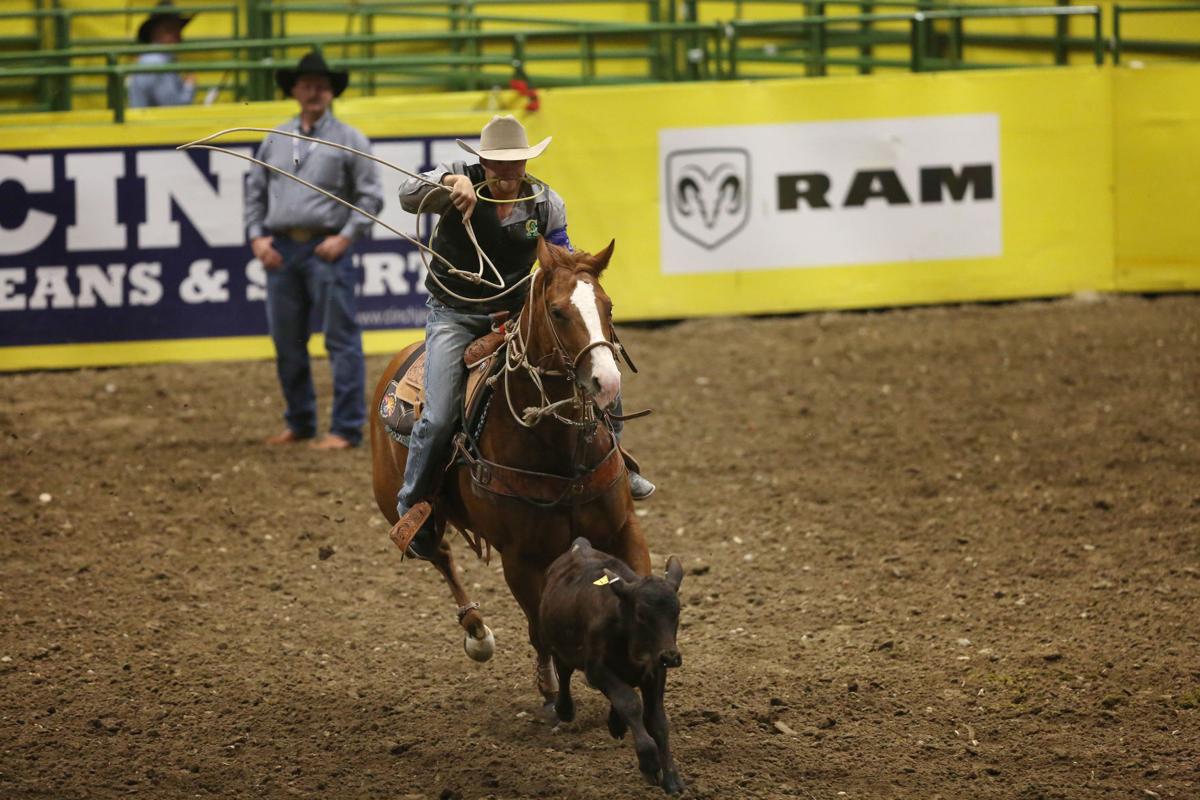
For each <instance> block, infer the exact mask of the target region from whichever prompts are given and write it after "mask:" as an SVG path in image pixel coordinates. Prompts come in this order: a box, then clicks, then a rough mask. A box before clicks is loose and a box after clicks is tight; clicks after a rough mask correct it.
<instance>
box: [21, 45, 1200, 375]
mask: <svg viewBox="0 0 1200 800" xmlns="http://www.w3.org/2000/svg"><path fill="white" fill-rule="evenodd" d="M1198 90H1200V70H1198V69H1196V68H1161V69H1157V70H1141V71H1137V70H1134V71H1126V70H1118V71H1114V70H1112V69H1096V68H1092V67H1078V68H1065V69H1055V70H1022V71H1011V72H990V73H972V74H952V73H941V74H926V75H896V76H875V77H871V78H855V77H846V78H829V79H825V80H821V81H813V80H795V81H774V82H757V83H721V84H704V85H700V84H689V85H677V86H655V87H647V88H629V87H622V88H612V89H607V88H588V89H564V90H554V91H547V92H545V93H544V95H543V102H542V110H541V111H540V112H538V113H536V114H533V115H528V116H526V117H525V118H524V121H525V123H526V125H527V126H528V129H529V133H530V137H531V139H532V140H537V139H539V138H541V137H543V136H547V135H553V136H554V143H553V144H552V146H551V147H550V149H549V150H548V151H547V153H546V155H545V156H543V157H542V158H541V159H539V160H538V162H536V164H535V165H534V167H535V168H531V171H532V172H534V174H536V175H537V176H538V177H540V178H543V179H545V180H547V181H548V182H549V183H551V184H552V185H553V186H554V187H555V189H556V190H557V191H558V192H559V193H560V194H561V195H562V196H563V197H564V198H565V199H566V202H567V208H568V214H569V219H570V234H571V238H572V241H573V242H574V243H575V244H576V246H577V247H581V248H584V249H588V250H597V249H599V248H601V247H603V246H604V245H605V244H606V243H607V242H608V240H609V239H610V238H615V239H616V241H617V247H616V257H615V259H614V262H613V266H612V267H611V268H610V271H609V273H607V274H606V276H605V286H606V288H607V289H608V290H609V293H610V294H611V295H612V296H613V298H614V300H615V303H616V308H617V316H618V319H621V320H637V319H655V318H678V317H693V316H703V315H718V314H757V313H775V312H790V311H802V310H809V309H821V308H851V307H877V306H891V305H908V304H922V303H938V302H957V301H972V300H991V299H1006V298H1021V297H1035V296H1055V295H1063V294H1068V293H1071V292H1075V291H1080V290H1101V291H1104V290H1114V289H1127V290H1145V289H1189V288H1200V272H1198V271H1197V260H1198V259H1197V257H1196V255H1195V254H1196V253H1197V252H1198V247H1197V245H1200V240H1198V239H1200V233H1198V232H1197V226H1195V224H1194V222H1193V221H1192V217H1193V216H1194V213H1193V212H1194V209H1195V208H1196V207H1197V203H1196V201H1197V199H1198V198H1197V192H1198V191H1200V190H1197V188H1196V186H1197V185H1200V182H1198V180H1197V178H1200V176H1195V175H1193V173H1195V172H1196V171H1197V170H1198V169H1200V167H1197V166H1196V162H1195V159H1192V158H1191V157H1190V155H1189V154H1190V153H1194V152H1195V149H1196V144H1197V136H1200V112H1197V111H1196V110H1195V109H1194V108H1192V107H1191V105H1192V104H1190V103H1189V102H1188V101H1187V98H1194V97H1197V96H1200V93H1198ZM487 100H488V98H487V96H486V95H484V94H461V95H443V96H436V97H397V98H363V99H353V100H346V101H342V102H340V103H339V104H338V107H337V113H338V115H339V116H340V117H342V118H343V119H345V120H346V121H348V122H350V123H351V124H353V125H355V126H357V127H359V128H361V129H362V130H363V131H364V132H365V133H367V134H368V135H369V136H371V137H373V138H387V137H393V138H394V137H415V136H435V135H443V136H454V135H461V134H462V133H464V132H466V131H473V130H478V129H479V128H480V127H481V126H482V125H483V124H484V123H485V122H486V121H487V120H488V119H489V118H490V117H491V115H492V113H493V111H494V109H491V108H489V107H488V102H487ZM512 100H513V101H514V103H515V101H516V99H515V98H512ZM292 111H293V104H291V103H290V102H279V103H273V104H259V105H255V106H251V107H245V106H232V105H230V106H214V107H212V108H208V109H164V110H155V111H144V112H131V114H130V118H129V122H128V123H127V124H126V125H124V126H116V125H112V124H109V123H107V122H104V121H102V120H101V119H100V118H99V117H95V118H94V119H93V117H92V116H89V115H87V114H86V113H84V114H80V115H78V116H74V115H62V116H61V117H60V118H58V119H56V120H55V122H54V123H53V124H42V123H43V120H45V117H38V116H31V117H26V118H15V117H14V118H7V119H5V120H4V124H2V125H0V153H9V154H13V153H15V154H17V155H20V151H22V150H26V149H30V148H36V149H38V150H42V151H44V150H46V149H54V148H63V149H66V150H87V149H90V148H105V147H124V148H129V147H136V146H143V145H144V146H158V147H162V146H164V145H172V144H176V143H180V142H184V141H188V140H190V139H194V138H198V137H200V136H203V135H206V134H208V133H211V132H213V131H215V130H219V129H222V128H226V127H232V126H234V125H258V126H271V125H274V124H277V123H278V122H280V121H281V120H283V119H284V118H286V117H287V116H289V115H290V114H291V113H292ZM518 113H520V112H518ZM950 117H954V118H970V119H976V118H984V119H994V120H995V125H996V129H997V131H998V160H997V163H996V167H995V175H996V187H995V191H996V202H997V203H998V205H999V207H998V219H999V231H1000V234H999V249H998V251H997V252H996V253H994V254H992V255H987V256H981V257H955V258H936V259H927V260H919V259H918V260H913V259H906V258H899V259H895V258H894V259H891V260H880V261H875V262H869V263H844V264H842V265H841V266H829V265H824V266H823V265H821V264H819V263H814V262H813V261H812V257H811V254H810V253H808V252H807V251H806V249H805V248H804V247H803V246H800V247H798V248H797V249H796V250H795V253H794V258H795V264H796V265H801V264H803V265H805V266H803V268H790V267H789V266H788V265H787V263H785V265H784V266H771V267H769V268H763V267H762V266H761V265H758V264H752V265H751V268H747V269H739V270H710V271H707V272H695V273H690V272H674V273H670V274H668V273H665V272H664V271H663V263H662V252H663V250H662V246H663V243H662V236H663V224H662V222H661V219H662V217H661V215H662V213H664V210H663V208H662V207H661V204H662V203H663V201H664V197H663V195H664V182H663V164H662V151H661V149H660V138H661V137H662V136H663V135H664V133H663V132H664V131H668V130H680V129H686V130H691V131H693V132H695V131H699V133H697V134H695V135H697V136H699V137H701V138H703V136H704V131H705V130H707V129H709V128H711V129H713V130H714V135H715V132H716V131H718V130H723V131H724V133H723V134H722V135H726V136H728V135H729V131H730V130H733V129H734V128H733V127H731V126H735V127H736V126H741V127H736V131H735V132H737V131H741V130H743V129H744V130H745V131H746V135H747V137H750V138H752V137H753V135H754V131H756V130H758V129H759V128H760V127H762V126H768V127H770V126H798V127H797V128H796V129H797V130H805V129H806V126H808V125H810V124H811V125H817V126H821V125H837V124H843V123H844V124H850V125H858V124H869V123H872V122H873V121H882V122H884V123H887V122H888V121H894V120H908V121H913V120H915V121H917V122H918V123H919V122H921V121H922V120H927V119H928V120H937V119H942V118H950ZM787 129H788V130H791V128H787ZM256 138H257V137H256V136H248V137H245V138H243V139H242V140H241V141H243V142H252V141H254V140H255V139H256ZM752 155H753V157H754V158H755V159H756V160H757V161H758V163H762V160H763V159H765V160H766V162H767V163H768V165H769V162H770V159H771V157H772V153H770V152H758V151H755V152H753V153H752ZM861 166H863V167H871V166H872V164H870V163H864V164H863V165H861ZM1114 187H1115V188H1114ZM911 191H913V190H912V188H911V187H910V192H911ZM968 199H969V198H968ZM915 200H916V198H915V196H914V206H916V205H919V203H916V202H915ZM874 205H879V203H878V202H875V203H874ZM803 213H804V209H801V211H800V212H798V216H797V217H795V219H801V216H799V215H802V214H803ZM839 213H840V212H839ZM9 224H11V223H9ZM901 233H903V231H901ZM940 233H941V234H943V235H944V236H945V237H946V238H947V239H951V238H953V239H958V240H966V241H968V243H969V240H970V237H971V233H972V231H970V230H966V231H964V230H962V229H961V228H954V229H951V228H946V229H945V230H943V231H941V232H940ZM864 238H868V239H869V238H870V230H869V229H868V230H866V232H865V233H864ZM935 238H936V237H935ZM737 241H738V240H737V239H731V240H730V244H732V243H733V242H737ZM745 244H746V245H751V244H754V243H751V242H745ZM933 244H934V245H936V244H937V242H933ZM201 255H202V254H201ZM767 255H768V257H769V258H770V259H772V261H771V263H773V264H779V263H780V259H782V260H783V261H784V262H786V261H787V259H789V258H792V254H791V253H790V252H783V253H779V252H772V253H768V254H767ZM136 257H137V256H136V254H133V253H128V254H117V255H114V256H113V258H114V259H121V258H124V259H127V260H131V261H132V260H135V259H136ZM685 266H686V265H685ZM13 319H14V318H13V317H12V316H11V314H9V313H8V312H0V330H2V329H3V328H4V326H5V325H7V324H11V322H12V320H13ZM415 335H416V333H415V332H413V331H396V330H380V331H373V332H368V334H367V336H366V341H365V344H366V347H367V349H368V350H369V351H370V352H386V351H388V350H392V349H395V348H396V347H398V346H400V344H402V343H404V342H407V341H410V340H411V339H412V338H413V337H414V336H415ZM319 348H320V346H319V341H317V342H316V343H315V344H314V351H319ZM270 354H271V345H270V342H269V340H267V339H266V337H263V336H248V337H247V336H242V337H212V338H204V339H179V338H174V339H172V340H170V341H139V342H119V343H111V344H109V343H92V344H62V343H58V344H46V345H38V346H21V347H0V370H6V369H7V370H12V369H30V368H39V367H67V366H81V365H97V364H114V363H133V362H142V361H161V360H193V359H194V360H208V359H221V358H247V357H262V356H268V355H270Z"/></svg>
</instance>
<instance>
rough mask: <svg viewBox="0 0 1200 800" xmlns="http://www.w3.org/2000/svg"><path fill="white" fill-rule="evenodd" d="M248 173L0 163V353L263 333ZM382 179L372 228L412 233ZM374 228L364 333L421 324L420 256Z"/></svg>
mask: <svg viewBox="0 0 1200 800" xmlns="http://www.w3.org/2000/svg"><path fill="white" fill-rule="evenodd" d="M230 149H232V150H235V151H237V152H243V153H246V154H252V152H253V148H252V147H246V146H233V147H231V148H230ZM374 151H375V154H376V155H378V156H380V157H381V158H384V159H387V160H389V161H391V162H393V163H396V164H398V165H400V166H403V167H404V168H406V169H410V170H421V169H428V168H429V166H430V165H431V164H433V163H436V162H437V161H438V160H441V159H450V158H456V157H457V155H456V154H461V153H462V151H461V150H459V149H458V147H457V146H456V145H455V143H454V137H436V138H420V139H407V140H383V141H379V142H376V143H375V147H374ZM250 168H251V164H250V162H248V161H245V160H242V159H239V158H236V157H234V156H230V155H226V154H222V153H215V152H211V151H189V152H182V151H177V150H175V149H174V148H156V147H140V148H120V149H117V148H111V149H95V150H53V151H36V150H35V151H25V152H20V153H12V152H10V153H2V154H0V347H16V346H28V345H52V344H64V343H98V342H116V341H134V340H155V339H192V338H201V337H231V336H260V335H265V334H266V333H267V325H266V316H265V310H264V307H263V302H264V300H265V298H266V288H265V287H266V273H265V271H264V269H263V266H262V264H261V263H259V261H258V260H257V259H255V258H253V257H252V256H251V254H250V249H249V247H248V243H247V241H246V232H245V229H244V227H243V223H242V211H243V199H244V194H243V193H244V178H245V174H246V172H247V171H248V170H249V169H250ZM382 177H383V180H384V187H385V205H384V208H383V211H382V213H381V214H380V218H381V219H384V220H386V221H387V222H388V223H389V224H390V225H392V226H393V227H395V228H397V229H398V230H401V231H405V232H406V233H409V234H410V235H412V234H414V233H415V218H414V217H413V216H412V215H411V214H407V213H405V212H403V211H402V210H401V209H400V207H399V201H398V199H397V189H398V186H399V183H400V181H401V180H403V176H402V175H400V174H399V173H397V172H395V171H392V170H384V171H383V175H382ZM279 180H287V178H279ZM373 228H374V230H373V231H372V236H371V237H370V238H369V239H366V240H364V241H361V242H359V243H358V244H357V245H356V248H355V255H354V265H355V267H356V270H357V274H358V290H357V293H358V321H359V324H360V325H361V326H362V327H363V328H364V329H365V330H373V329H380V328H418V327H421V326H423V325H424V319H425V309H424V301H425V294H424V285H423V281H424V272H423V270H424V263H423V261H422V259H421V257H420V254H419V253H418V252H417V250H416V248H415V247H414V246H413V245H412V244H411V243H409V242H408V241H406V240H404V239H402V238H400V237H398V236H396V235H395V234H394V233H392V232H390V231H388V230H386V229H385V228H383V227H382V226H380V225H375V226H373Z"/></svg>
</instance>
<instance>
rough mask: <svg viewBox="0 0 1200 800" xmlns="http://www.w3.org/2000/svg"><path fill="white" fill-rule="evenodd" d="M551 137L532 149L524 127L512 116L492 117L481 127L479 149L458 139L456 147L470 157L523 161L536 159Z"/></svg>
mask: <svg viewBox="0 0 1200 800" xmlns="http://www.w3.org/2000/svg"><path fill="white" fill-rule="evenodd" d="M553 138H554V137H553V136H547V137H546V138H545V139H542V140H541V141H540V142H538V143H537V144H535V145H534V146H533V147H530V146H529V140H528V139H527V138H526V137H525V127H524V126H523V125H522V124H521V123H520V122H518V121H517V118H516V117H514V116H513V115H512V114H505V115H504V116H495V117H492V121H491V122H489V123H488V124H487V125H484V126H483V133H481V134H480V135H479V149H478V150H476V149H475V148H474V147H471V145H469V144H467V143H466V142H464V141H463V140H462V139H458V140H457V141H458V146H459V147H461V148H462V149H463V150H466V151H467V152H468V153H470V154H471V155H476V156H479V157H480V158H487V159H491V160H492V161H525V160H527V159H530V158H537V157H538V156H540V155H541V154H542V151H543V150H545V149H546V146H547V145H549V144H550V140H551V139H553Z"/></svg>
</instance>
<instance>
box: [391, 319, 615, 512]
mask: <svg viewBox="0 0 1200 800" xmlns="http://www.w3.org/2000/svg"><path fill="white" fill-rule="evenodd" d="M425 305H426V306H427V307H428V308H429V316H428V317H426V319H425V405H424V406H423V407H422V409H421V418H420V419H418V420H417V424H416V425H414V426H413V431H412V436H411V437H410V439H409V445H408V462H407V463H406V464H405V466H404V485H403V486H401V487H400V492H399V493H398V494H397V495H396V510H397V511H398V512H399V513H400V516H404V514H405V513H406V512H407V511H408V509H410V508H412V506H413V504H414V503H418V502H420V501H421V500H427V499H429V495H430V492H431V491H432V489H433V486H432V482H433V477H434V475H435V470H437V469H439V468H440V467H441V466H444V465H443V464H442V463H441V461H442V460H443V459H444V458H445V457H446V456H447V454H448V451H449V449H450V440H451V439H452V438H453V437H454V434H455V433H456V432H457V431H458V429H459V418H460V417H461V416H462V405H463V394H464V393H465V392H466V385H467V369H466V366H465V365H464V364H463V351H464V350H466V349H467V345H469V344H470V343H471V342H472V341H474V340H475V339H477V338H479V337H480V336H483V335H484V334H485V333H487V332H488V331H490V330H491V329H492V320H491V317H489V316H487V315H486V314H468V313H466V312H464V311H459V310H457V309H453V308H450V307H449V306H446V305H444V304H442V303H440V302H438V301H437V300H434V299H433V298H432V297H431V298H429V300H428V301H427V302H426V304H425ZM614 411H615V412H616V413H617V414H620V413H621V396H620V395H617V402H616V405H615V407H614ZM505 413H508V412H507V409H506V410H505ZM548 424H554V423H548ZM622 427H624V426H623V424H622V423H620V422H617V423H616V424H615V425H614V428H615V430H616V434H617V436H618V438H619V437H620V435H621V428H622Z"/></svg>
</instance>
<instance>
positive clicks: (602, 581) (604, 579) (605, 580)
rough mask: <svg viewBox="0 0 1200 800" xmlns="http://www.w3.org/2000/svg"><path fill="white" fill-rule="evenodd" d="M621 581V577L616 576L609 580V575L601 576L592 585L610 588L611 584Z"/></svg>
mask: <svg viewBox="0 0 1200 800" xmlns="http://www.w3.org/2000/svg"><path fill="white" fill-rule="evenodd" d="M619 580H621V576H620V575H614V576H613V577H612V579H609V577H608V576H607V575H601V576H600V577H599V578H597V579H596V580H594V581H592V585H593V586H608V585H609V584H610V583H616V582H617V581H619Z"/></svg>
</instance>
